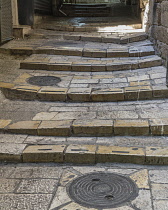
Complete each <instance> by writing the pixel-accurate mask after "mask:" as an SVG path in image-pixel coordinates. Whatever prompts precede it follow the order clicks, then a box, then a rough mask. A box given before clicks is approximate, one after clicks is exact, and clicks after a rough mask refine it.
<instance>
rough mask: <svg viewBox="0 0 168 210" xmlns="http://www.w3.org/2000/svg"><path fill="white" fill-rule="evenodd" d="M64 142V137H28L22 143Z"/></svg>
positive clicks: (49, 143) (45, 143)
mask: <svg viewBox="0 0 168 210" xmlns="http://www.w3.org/2000/svg"><path fill="white" fill-rule="evenodd" d="M65 141H66V137H53V136H28V137H27V139H26V140H25V141H24V143H25V144H39V145H40V144H44V145H47V144H48V145H51V144H53V145H54V144H59V143H60V144H61V143H64V142H65Z"/></svg>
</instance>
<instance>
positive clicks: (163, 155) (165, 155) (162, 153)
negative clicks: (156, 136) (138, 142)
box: [146, 147, 168, 165]
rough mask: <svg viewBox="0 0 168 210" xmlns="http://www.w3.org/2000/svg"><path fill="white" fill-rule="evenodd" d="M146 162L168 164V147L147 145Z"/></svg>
mask: <svg viewBox="0 0 168 210" xmlns="http://www.w3.org/2000/svg"><path fill="white" fill-rule="evenodd" d="M146 163H147V164H156V165H167V164H168V148H161V147H147V148H146Z"/></svg>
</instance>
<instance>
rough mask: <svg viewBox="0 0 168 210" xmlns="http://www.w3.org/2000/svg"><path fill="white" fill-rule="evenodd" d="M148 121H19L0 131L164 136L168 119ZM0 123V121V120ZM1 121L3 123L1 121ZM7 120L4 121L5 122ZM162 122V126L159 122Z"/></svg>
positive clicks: (67, 134)
mask: <svg viewBox="0 0 168 210" xmlns="http://www.w3.org/2000/svg"><path fill="white" fill-rule="evenodd" d="M163 120H164V121H163V122H162V119H149V120H98V119H94V120H61V121H60V120H58V121H56V120H55V121H54V120H50V121H40V120H39V121H20V122H17V123H11V121H10V120H8V122H7V124H5V125H4V127H3V128H1V129H0V132H1V133H2V132H5V133H15V134H27V135H38V136H62V137H70V136H74V137H86V136H87V137H88V136H90V137H92V136H95V137H103V136H164V135H168V119H165V118H164V119H163ZM0 121H2V120H0ZM4 121H5V120H3V122H4ZM6 121H7V120H6ZM161 122H162V123H161Z"/></svg>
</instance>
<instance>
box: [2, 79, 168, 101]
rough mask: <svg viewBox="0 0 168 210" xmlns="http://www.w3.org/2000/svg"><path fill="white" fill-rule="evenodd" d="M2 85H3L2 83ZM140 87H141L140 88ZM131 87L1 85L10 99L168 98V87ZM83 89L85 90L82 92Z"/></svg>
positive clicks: (103, 99) (120, 99)
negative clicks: (48, 87)
mask: <svg viewBox="0 0 168 210" xmlns="http://www.w3.org/2000/svg"><path fill="white" fill-rule="evenodd" d="M6 84H7V83H6ZM1 86H2V85H1ZM138 88H139V89H138ZM138 88H137V87H130V88H121V89H105V90H103V89H102V90H97V91H96V90H95V89H91V88H83V89H82V90H81V89H80V91H78V92H77V90H76V92H73V91H74V90H73V89H71V88H55V89H54V88H53V89H52V90H48V89H46V88H42V89H41V87H38V88H37V87H36V86H35V87H34V86H26V88H24V87H23V86H20V87H19V86H17V85H16V86H14V84H13V87H12V88H4V87H1V90H2V92H3V94H4V95H5V97H6V98H8V99H10V100H39V101H55V102H56V101H64V102H65V101H66V102H117V101H139V100H157V99H165V98H168V89H159V88H158V89H157V88H154V89H153V90H152V89H151V88H150V87H149V86H144V88H143V86H142V87H138ZM82 91H83V92H82Z"/></svg>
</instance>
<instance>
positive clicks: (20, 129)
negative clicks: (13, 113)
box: [7, 121, 41, 135]
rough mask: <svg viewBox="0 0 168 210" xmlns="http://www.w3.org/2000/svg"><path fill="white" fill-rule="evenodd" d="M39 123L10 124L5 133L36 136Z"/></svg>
mask: <svg viewBox="0 0 168 210" xmlns="http://www.w3.org/2000/svg"><path fill="white" fill-rule="evenodd" d="M40 123H41V121H19V122H16V123H13V124H10V125H9V126H8V128H7V131H8V132H10V133H17V134H30V135H37V128H38V126H39V125H40Z"/></svg>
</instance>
